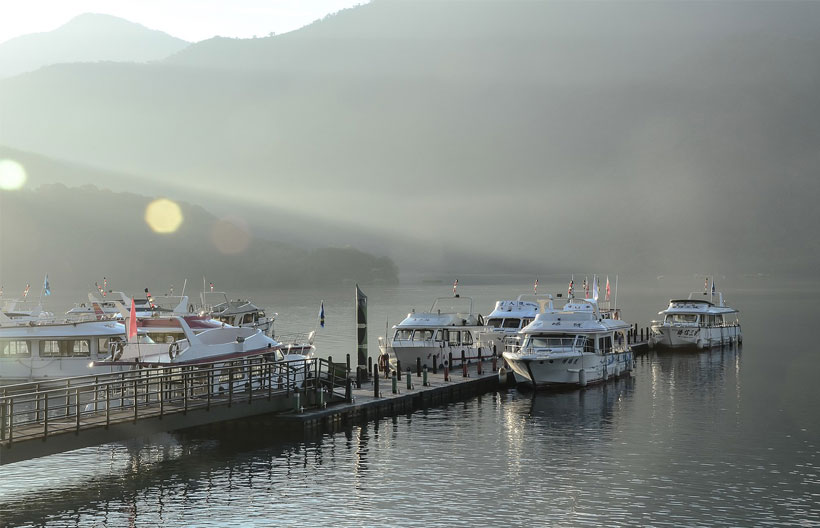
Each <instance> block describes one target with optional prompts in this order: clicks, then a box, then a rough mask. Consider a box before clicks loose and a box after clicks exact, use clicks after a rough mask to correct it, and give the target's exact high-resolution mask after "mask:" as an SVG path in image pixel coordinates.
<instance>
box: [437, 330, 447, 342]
mask: <svg viewBox="0 0 820 528" xmlns="http://www.w3.org/2000/svg"><path fill="white" fill-rule="evenodd" d="M442 332H444V333H445V334H444V341H446V340H447V330H436V341H441V340H442V339H441V333H442Z"/></svg>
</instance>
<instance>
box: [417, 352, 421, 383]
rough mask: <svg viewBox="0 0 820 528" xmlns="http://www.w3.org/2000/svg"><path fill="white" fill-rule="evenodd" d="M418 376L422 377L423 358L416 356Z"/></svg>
mask: <svg viewBox="0 0 820 528" xmlns="http://www.w3.org/2000/svg"><path fill="white" fill-rule="evenodd" d="M416 377H417V378H420V377H421V358H420V357H417V358H416Z"/></svg>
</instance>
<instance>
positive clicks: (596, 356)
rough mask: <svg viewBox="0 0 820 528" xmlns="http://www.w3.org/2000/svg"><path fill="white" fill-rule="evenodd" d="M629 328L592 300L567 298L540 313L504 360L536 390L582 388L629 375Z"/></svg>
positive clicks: (509, 348)
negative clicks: (555, 307) (607, 313)
mask: <svg viewBox="0 0 820 528" xmlns="http://www.w3.org/2000/svg"><path fill="white" fill-rule="evenodd" d="M629 329H630V325H629V323H625V322H623V321H621V320H620V319H614V318H611V317H604V315H603V314H602V313H601V311H600V310H599V309H598V303H597V302H595V301H594V300H593V299H574V298H572V297H570V298H569V299H568V300H567V302H566V304H565V305H564V306H563V307H562V308H561V309H560V310H551V311H545V312H544V313H539V314H538V315H537V316H536V317H535V320H534V321H533V322H532V323H530V324H529V325H527V326H526V327H524V328H522V329H521V331H520V332H519V339H520V340H521V341H520V344H519V343H516V344H509V345H508V346H507V350H505V351H504V354H503V357H504V359H505V360H506V362H507V364H508V365H509V366H510V368H511V369H512V370H513V372H514V373H515V374H516V379H518V380H519V381H521V382H522V383H524V384H527V385H531V386H534V387H535V388H546V387H552V386H562V385H563V386H582V387H583V386H586V385H587V384H590V383H596V382H600V381H605V380H607V379H609V378H611V377H616V376H619V375H621V374H624V373H627V372H631V371H632V368H633V355H632V350H631V348H630V346H629V344H628V341H627V338H626V335H627V332H628V331H629Z"/></svg>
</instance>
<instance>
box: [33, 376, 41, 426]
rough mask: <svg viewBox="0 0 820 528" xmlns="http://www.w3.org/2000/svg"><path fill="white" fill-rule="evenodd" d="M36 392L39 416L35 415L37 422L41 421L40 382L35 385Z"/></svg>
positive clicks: (37, 413)
mask: <svg viewBox="0 0 820 528" xmlns="http://www.w3.org/2000/svg"><path fill="white" fill-rule="evenodd" d="M34 392H35V393H36V394H37V397H36V400H37V404H36V405H37V406H36V415H37V416H36V417H35V421H36V422H37V423H40V384H39V383H38V384H37V385H35V386H34Z"/></svg>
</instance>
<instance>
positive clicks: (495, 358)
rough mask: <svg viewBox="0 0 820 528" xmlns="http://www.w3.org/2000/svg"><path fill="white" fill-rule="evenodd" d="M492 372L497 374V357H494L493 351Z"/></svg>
mask: <svg viewBox="0 0 820 528" xmlns="http://www.w3.org/2000/svg"><path fill="white" fill-rule="evenodd" d="M493 372H498V356H496V355H495V350H493Z"/></svg>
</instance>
